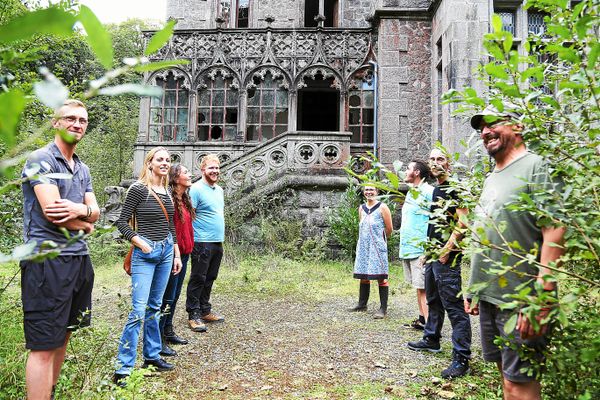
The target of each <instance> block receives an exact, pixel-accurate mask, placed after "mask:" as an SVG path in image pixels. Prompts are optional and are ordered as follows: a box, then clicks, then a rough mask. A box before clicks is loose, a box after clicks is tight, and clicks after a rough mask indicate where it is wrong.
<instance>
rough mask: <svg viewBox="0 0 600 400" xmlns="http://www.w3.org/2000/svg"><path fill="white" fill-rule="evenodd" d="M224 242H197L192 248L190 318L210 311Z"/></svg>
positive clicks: (189, 297) (189, 284)
mask: <svg viewBox="0 0 600 400" xmlns="http://www.w3.org/2000/svg"><path fill="white" fill-rule="evenodd" d="M222 258H223V244H222V243H211V242H195V243H194V250H192V272H191V274H190V281H189V282H188V286H187V300H186V303H185V309H186V311H187V312H188V314H189V316H190V319H196V318H199V317H202V316H204V315H206V314H208V313H210V310H211V306H210V302H209V300H210V292H211V290H212V286H213V283H214V282H215V280H216V279H217V276H218V275H219V267H220V266H221V259H222Z"/></svg>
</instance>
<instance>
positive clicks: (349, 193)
mask: <svg viewBox="0 0 600 400" xmlns="http://www.w3.org/2000/svg"><path fill="white" fill-rule="evenodd" d="M361 203H362V196H361V194H360V188H359V187H357V185H356V184H354V183H353V181H349V182H348V187H347V188H346V191H345V192H344V194H343V195H342V196H341V198H340V202H339V204H338V207H337V208H335V209H330V210H328V215H327V218H328V221H329V230H328V232H327V233H328V235H329V236H330V237H331V238H332V239H333V240H334V241H335V242H336V243H337V244H339V245H340V246H341V247H342V250H343V252H344V255H346V256H347V257H348V258H349V259H354V255H355V252H356V242H357V241H358V207H359V206H360V205H361Z"/></svg>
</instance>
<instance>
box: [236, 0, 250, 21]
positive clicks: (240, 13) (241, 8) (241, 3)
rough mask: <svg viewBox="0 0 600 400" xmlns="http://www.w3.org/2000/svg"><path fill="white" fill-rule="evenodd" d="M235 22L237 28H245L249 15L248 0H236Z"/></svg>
mask: <svg viewBox="0 0 600 400" xmlns="http://www.w3.org/2000/svg"><path fill="white" fill-rule="evenodd" d="M236 10H237V15H236V19H237V23H236V26H237V27H238V28H247V27H248V19H249V16H250V0H237V7H236Z"/></svg>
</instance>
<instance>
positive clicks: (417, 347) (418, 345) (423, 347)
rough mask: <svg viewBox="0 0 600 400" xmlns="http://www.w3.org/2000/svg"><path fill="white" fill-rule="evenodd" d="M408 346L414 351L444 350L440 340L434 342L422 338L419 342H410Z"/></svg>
mask: <svg viewBox="0 0 600 400" xmlns="http://www.w3.org/2000/svg"><path fill="white" fill-rule="evenodd" d="M406 346H407V347H408V348H409V349H411V350H414V351H429V352H431V353H439V352H440V351H442V348H441V347H440V343H439V342H432V341H430V340H427V339H421V340H419V341H418V342H408V343H407V344H406Z"/></svg>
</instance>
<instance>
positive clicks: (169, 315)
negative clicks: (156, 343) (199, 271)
mask: <svg viewBox="0 0 600 400" xmlns="http://www.w3.org/2000/svg"><path fill="white" fill-rule="evenodd" d="M189 259H190V255H189V254H182V255H181V271H179V273H178V274H177V275H173V274H171V275H170V276H169V283H168V284H167V288H166V289H165V295H164V297H163V301H162V303H163V305H162V308H161V310H160V312H161V314H162V317H161V318H160V333H162V334H164V333H165V330H166V331H167V332H170V331H173V315H175V306H177V300H178V299H179V295H180V294H181V287H182V286H183V281H184V280H185V272H186V271H187V263H188V260H189ZM167 307H168V309H167Z"/></svg>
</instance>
